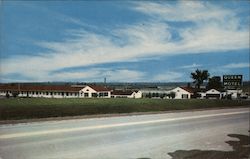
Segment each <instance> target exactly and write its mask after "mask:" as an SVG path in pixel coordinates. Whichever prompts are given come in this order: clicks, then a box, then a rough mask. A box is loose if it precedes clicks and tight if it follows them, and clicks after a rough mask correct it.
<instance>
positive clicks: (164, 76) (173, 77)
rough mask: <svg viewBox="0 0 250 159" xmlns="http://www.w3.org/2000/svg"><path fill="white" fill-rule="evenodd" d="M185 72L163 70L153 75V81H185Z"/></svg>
mask: <svg viewBox="0 0 250 159" xmlns="http://www.w3.org/2000/svg"><path fill="white" fill-rule="evenodd" d="M182 77H183V74H182V73H179V72H171V71H167V72H163V73H161V74H158V75H156V76H154V77H153V81H157V82H180V81H183V79H182Z"/></svg>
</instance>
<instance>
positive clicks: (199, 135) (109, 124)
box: [0, 108, 249, 159]
mask: <svg viewBox="0 0 250 159" xmlns="http://www.w3.org/2000/svg"><path fill="white" fill-rule="evenodd" d="M248 131H249V108H238V109H218V110H204V111H193V112H177V113H165V114H153V115H137V116H123V117H110V118H92V119H77V120H63V121H46V122H34V123H25V124H14V125H11V124H8V125H0V159H119V158H121V159H138V158H152V159H166V158H171V157H170V156H169V155H168V153H169V152H174V151H176V150H191V149H199V150H223V151H225V150H226V151H230V150H232V147H230V146H229V145H228V144H227V143H225V141H227V140H230V139H231V138H230V137H229V136H227V135H228V134H245V135H248Z"/></svg>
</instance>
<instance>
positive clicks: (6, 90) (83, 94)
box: [0, 85, 111, 98]
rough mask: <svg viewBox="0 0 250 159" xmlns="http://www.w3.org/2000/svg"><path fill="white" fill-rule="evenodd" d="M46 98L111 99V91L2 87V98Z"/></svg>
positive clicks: (0, 88) (91, 88)
mask: <svg viewBox="0 0 250 159" xmlns="http://www.w3.org/2000/svg"><path fill="white" fill-rule="evenodd" d="M6 94H8V95H9V96H14V95H15V94H18V95H17V96H18V97H44V98H94V97H97V98H111V90H110V89H108V88H106V87H103V86H96V85H89V86H88V85H87V86H83V85H82V86H81V85H75V86H74V85H72V86H69V85H65V86H60V85H41V86H40V85H0V96H6Z"/></svg>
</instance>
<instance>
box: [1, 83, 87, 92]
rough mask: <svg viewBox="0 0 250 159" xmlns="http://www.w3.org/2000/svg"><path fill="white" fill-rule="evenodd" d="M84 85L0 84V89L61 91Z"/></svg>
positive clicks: (72, 89) (75, 90)
mask: <svg viewBox="0 0 250 159" xmlns="http://www.w3.org/2000/svg"><path fill="white" fill-rule="evenodd" d="M83 88H84V87H72V86H70V85H23V84H20V86H18V85H17V84H15V85H10V84H1V85H0V90H5V91H62V92H79V91H80V90H81V89H83Z"/></svg>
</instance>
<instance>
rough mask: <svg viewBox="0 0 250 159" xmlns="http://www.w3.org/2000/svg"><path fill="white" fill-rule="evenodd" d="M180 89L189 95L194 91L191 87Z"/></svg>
mask: <svg viewBox="0 0 250 159" xmlns="http://www.w3.org/2000/svg"><path fill="white" fill-rule="evenodd" d="M180 88H182V89H184V90H185V91H187V92H189V93H194V90H193V88H191V87H180Z"/></svg>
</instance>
